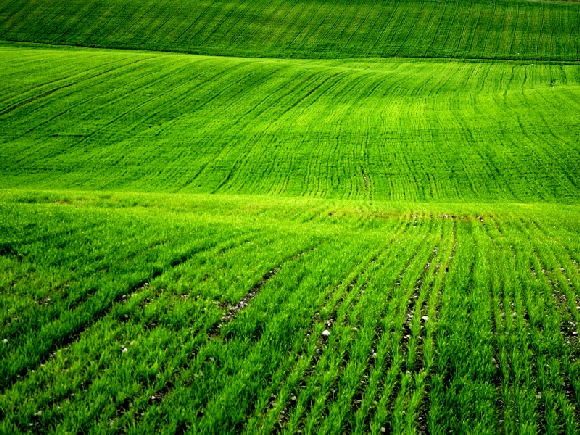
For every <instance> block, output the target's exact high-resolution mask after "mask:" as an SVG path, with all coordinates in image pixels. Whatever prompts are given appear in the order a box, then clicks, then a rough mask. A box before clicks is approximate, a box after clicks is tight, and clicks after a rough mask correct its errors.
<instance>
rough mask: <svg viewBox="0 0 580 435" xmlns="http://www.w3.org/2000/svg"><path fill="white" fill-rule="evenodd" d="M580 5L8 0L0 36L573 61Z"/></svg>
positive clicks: (318, 53) (292, 52) (289, 54)
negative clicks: (63, 0) (62, 0)
mask: <svg viewBox="0 0 580 435" xmlns="http://www.w3.org/2000/svg"><path fill="white" fill-rule="evenodd" d="M579 23H580V7H579V6H578V4H575V3H573V2H570V3H569V2H553V1H534V2H532V1H527V0H504V1H494V2H490V1H482V0H475V1H449V0H447V1H418V0H396V1H384V2H376V1H374V0H352V1H344V0H301V1H288V0H252V1H249V0H217V1H211V0H195V1H193V0H164V1H161V2H160V1H153V0H109V1H105V0H82V1H81V0H69V1H67V2H65V3H63V2H59V1H57V0H40V1H34V2H33V1H31V0H10V1H5V2H3V3H2V4H1V5H0V39H1V40H5V41H26V42H40V43H48V44H66V45H75V46H85V47H102V48H123V49H137V50H140V49H146V50H159V51H177V52H184V53H191V54H207V55H221V56H224V55H225V56H238V57H270V58H272V57H277V58H297V59H304V58H317V59H338V58H341V59H344V58H354V57H358V58H361V57H363V58H370V57H374V58H376V57H392V56H397V57H420V58H458V59H465V58H469V59H514V60H534V61H537V60H567V61H577V60H579V57H578V47H579V44H580V39H579V38H580V33H579V32H580V30H579V29H580V26H579Z"/></svg>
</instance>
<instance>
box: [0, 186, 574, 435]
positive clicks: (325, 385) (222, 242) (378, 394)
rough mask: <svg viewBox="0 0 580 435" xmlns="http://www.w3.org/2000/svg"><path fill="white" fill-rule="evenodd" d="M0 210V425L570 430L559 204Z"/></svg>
mask: <svg viewBox="0 0 580 435" xmlns="http://www.w3.org/2000/svg"><path fill="white" fill-rule="evenodd" d="M0 213H1V214H2V220H1V221H2V226H3V231H2V234H3V236H2V240H0V242H1V243H2V247H3V248H2V249H3V251H2V252H3V255H2V256H1V257H0V259H1V261H2V263H1V266H0V267H1V270H2V273H1V276H2V277H3V278H2V283H1V288H2V291H1V293H0V297H1V304H2V306H3V310H2V313H3V318H2V324H3V328H2V330H3V332H2V334H3V337H2V338H3V339H5V340H7V341H6V342H5V343H3V346H2V353H1V360H2V364H1V365H0V367H2V372H3V373H2V380H3V381H2V391H3V393H2V396H0V403H1V405H0V409H1V410H2V430H3V431H4V432H11V431H26V430H34V431H35V432H38V431H73V432H77V431H86V430H91V431H97V432H100V431H111V430H112V431H129V432H136V433H142V432H143V431H147V432H148V431H155V432H157V431H162V432H173V431H175V430H186V429H192V430H199V431H207V432H222V431H225V432H227V431H231V430H234V429H235V430H236V431H238V430H239V431H242V430H245V431H247V432H248V433H255V432H270V431H272V430H278V429H284V430H287V431H290V432H294V431H297V430H303V431H307V432H333V433H334V432H338V431H344V430H347V431H352V432H357V433H366V432H368V431H369V428H370V429H371V430H372V431H373V432H380V430H381V428H388V429H389V431H391V430H392V431H395V432H399V431H407V432H409V431H413V430H425V429H426V428H427V425H428V429H429V431H430V432H434V433H438V432H449V431H452V432H457V431H462V430H468V429H469V430H478V431H481V432H486V431H487V432H496V431H497V430H500V429H502V428H503V429H505V430H506V431H509V432H511V431H512V430H516V431H524V430H526V429H530V430H532V431H540V432H544V431H546V432H553V433H557V432H559V431H560V430H565V431H566V432H567V433H574V432H575V431H577V430H578V415H577V413H576V411H575V409H574V408H575V403H576V402H575V401H576V399H575V397H577V394H578V387H579V385H578V381H577V376H576V374H577V373H578V369H579V366H578V364H579V363H578V361H577V356H578V355H577V354H578V341H577V336H576V335H574V334H573V332H574V331H575V330H576V329H575V327H572V326H570V325H571V323H570V322H572V323H575V322H578V320H580V319H578V310H577V308H576V305H577V304H578V303H579V302H580V301H579V300H578V299H577V294H578V288H579V286H580V274H579V272H580V271H579V267H578V261H579V260H580V258H579V257H580V245H579V244H578V238H577V237H576V235H577V233H578V220H577V219H575V217H576V216H577V214H578V208H577V206H558V207H554V206H550V205H542V204H539V205H529V204H524V205H521V204H505V205H488V206H485V205H481V204H463V205H461V204H435V205H427V204H425V205H421V204H409V203H399V204H397V203H381V202H378V203H375V204H373V205H372V206H369V205H366V206H363V205H362V204H361V205H360V206H357V205H355V204H354V203H353V202H351V201H332V200H318V199H310V200H309V199H288V198H279V199H271V198H265V197H240V196H234V197H231V196H213V195H201V196H199V195H167V194H131V193H91V192H71V191H62V192H58V191H46V192H42V191H26V190H4V191H3V193H2V202H1V206H0ZM476 213H481V215H479V214H476ZM524 216H525V217H524ZM248 257H251V258H252V261H251V262H248V261H247V258H248ZM492 269H493V270H495V273H493V274H492V273H491V270H492ZM259 277H263V278H259ZM248 294H249V295H250V297H248V296H247V295H248ZM240 301H242V304H241V305H240ZM424 316H426V317H424ZM325 329H327V330H329V331H330V336H329V337H328V338H324V336H323V335H322V331H323V330H325ZM499 403H502V404H503V405H500V406H498V404H499ZM134 424H137V426H133V425H134Z"/></svg>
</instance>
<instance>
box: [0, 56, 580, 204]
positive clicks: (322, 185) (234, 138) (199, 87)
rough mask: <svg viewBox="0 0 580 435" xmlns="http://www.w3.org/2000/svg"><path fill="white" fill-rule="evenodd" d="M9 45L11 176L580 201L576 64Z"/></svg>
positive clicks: (120, 185) (141, 187)
mask: <svg viewBox="0 0 580 435" xmlns="http://www.w3.org/2000/svg"><path fill="white" fill-rule="evenodd" d="M0 51H1V54H2V57H3V59H5V60H6V61H8V66H7V67H6V68H4V69H3V70H2V71H1V72H0V80H1V83H2V84H1V85H0V86H2V89H3V92H2V98H1V101H0V122H1V123H2V126H3V128H2V130H1V131H0V140H1V141H2V147H1V148H0V167H2V171H1V172H0V183H1V185H2V186H3V187H21V186H28V187H34V188H72V187H74V188H79V189H109V190H125V191H165V192H184V193H220V194H224V193H227V194H244V195H248V194H260V195H261V194H270V195H282V196H313V197H326V198H343V199H366V200H367V201H369V202H372V201H376V200H404V201H429V202H431V201H439V202H441V201H442V202H449V201H452V202H455V201H460V202H465V201H468V202H479V201H509V202H513V201H518V202H519V201H521V202H538V201H539V202H558V203H566V202H567V203H573V202H575V201H577V200H578V198H580V190H579V189H580V187H579V186H580V178H579V175H578V170H577V168H578V167H579V165H580V149H579V147H578V143H579V142H578V140H577V138H578V136H579V135H580V127H579V125H578V122H577V118H578V117H577V112H578V110H579V108H580V99H579V97H578V96H579V95H580V93H579V92H578V91H579V89H580V70H579V69H578V66H577V65H563V64H562V65H560V64H558V65H554V64H534V65H531V64H529V63H526V64H524V63H506V62H497V63H470V62H455V61H453V62H451V61H450V62H440V61H431V62H419V61H410V60H400V59H395V60H384V61H374V62H363V61H341V62H338V61H295V60H294V61H288V60H271V59H268V60H263V59H252V60H249V59H232V58H212V57H197V56H194V57H192V56H184V55H166V54H158V53H137V52H112V51H100V50H97V51H92V50H58V49H57V50H54V49H15V48H1V49H0ZM47 64H48V65H51V66H49V67H47V66H46V65H47ZM552 78H557V82H556V83H557V85H556V86H554V87H552V86H550V80H551V79H552Z"/></svg>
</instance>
